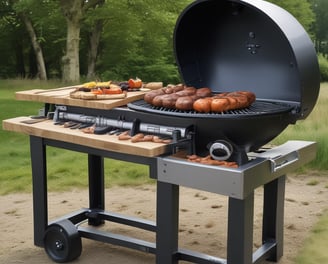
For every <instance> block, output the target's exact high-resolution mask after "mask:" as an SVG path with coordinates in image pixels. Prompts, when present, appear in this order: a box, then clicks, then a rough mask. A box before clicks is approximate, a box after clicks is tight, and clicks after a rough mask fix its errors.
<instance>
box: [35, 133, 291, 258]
mask: <svg viewBox="0 0 328 264" xmlns="http://www.w3.org/2000/svg"><path fill="white" fill-rule="evenodd" d="M46 146H53V147H58V148H64V149H68V150H72V151H78V152H84V153H87V154H88V164H89V208H88V209H82V210H80V211H77V212H73V213H71V214H69V215H66V216H63V217H62V218H61V219H63V218H65V219H69V220H70V221H72V222H73V223H74V224H78V223H80V222H82V221H84V220H88V223H89V225H91V226H97V225H101V224H102V223H103V222H104V221H105V220H106V221H112V222H117V223H121V224H125V225H129V226H132V227H136V228H141V229H144V230H148V231H151V232H156V243H150V242H147V241H143V240H139V239H135V238H131V237H126V236H121V235H117V234H111V233H108V232H106V233H105V232H102V231H99V230H96V229H94V228H89V227H82V226H79V227H78V231H79V233H80V235H81V236H82V237H86V238H90V239H94V240H98V241H103V242H106V243H112V244H116V245H120V246H124V247H128V248H132V249H136V250H140V251H143V252H149V253H153V254H155V255H156V263H157V264H169V263H171V264H175V263H178V261H179V260H185V261H190V262H194V263H221V264H223V263H225V264H255V263H260V262H261V261H262V260H264V259H269V260H271V261H278V260H279V259H280V257H281V256H282V255H283V218H284V197H285V176H284V175H283V176H281V177H279V178H277V179H275V180H273V181H271V182H270V183H268V184H265V185H264V203H263V231H262V240H263V245H262V246H261V247H260V248H259V249H258V250H257V251H255V252H254V253H253V218H254V215H253V210H254V192H252V193H251V194H249V195H248V196H247V197H246V198H245V199H236V198H232V197H229V211H228V241H227V259H226V260H225V259H220V258H217V257H213V256H209V255H206V254H202V253H199V252H194V251H189V250H184V249H180V248H179V247H178V226H179V185H175V184H171V183H165V182H161V181H159V180H157V204H156V207H157V209H156V223H153V222H151V221H148V220H144V219H139V218H135V217H126V216H123V215H120V214H116V213H112V212H105V197H104V158H105V157H108V158H113V159H118V160H124V161H132V162H134V163H140V164H145V165H148V166H149V169H150V177H151V178H154V179H156V178H157V159H156V158H150V157H141V156H136V155H127V154H122V153H119V152H113V151H110V150H108V151H107V150H106V151H105V150H100V149H95V148H91V147H87V146H83V145H77V144H73V143H68V142H63V141H58V140H52V139H46V138H42V137H37V136H30V149H31V162H32V178H33V216H34V244H35V245H36V246H40V247H43V246H44V242H43V239H44V235H45V231H46V228H47V226H48V224H49V222H48V199H47V159H46ZM56 221H58V220H56Z"/></svg>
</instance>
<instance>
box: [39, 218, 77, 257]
mask: <svg viewBox="0 0 328 264" xmlns="http://www.w3.org/2000/svg"><path fill="white" fill-rule="evenodd" d="M44 249H45V251H46V253H47V254H48V256H49V257H50V258H51V259H52V260H53V261H55V262H58V263H64V262H69V261H72V260H74V259H76V258H78V257H79V256H80V255H81V251H82V241H81V237H80V234H79V232H78V230H77V228H76V227H75V225H74V224H73V223H72V222H71V221H69V220H67V219H65V220H61V221H59V222H57V223H54V224H51V225H49V226H48V228H47V229H46V232H45V236H44Z"/></svg>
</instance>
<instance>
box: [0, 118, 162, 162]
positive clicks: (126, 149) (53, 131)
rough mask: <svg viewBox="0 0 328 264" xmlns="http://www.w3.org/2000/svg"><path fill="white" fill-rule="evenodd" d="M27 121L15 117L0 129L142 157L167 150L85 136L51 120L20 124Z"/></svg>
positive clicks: (107, 137)
mask: <svg viewBox="0 0 328 264" xmlns="http://www.w3.org/2000/svg"><path fill="white" fill-rule="evenodd" d="M29 120H31V118H30V117H16V118H12V119H7V120H3V122H2V128H3V129H4V130H8V131H13V132H19V133H23V134H27V135H32V136H38V137H42V138H48V139H54V140H60V141H64V142H69V143H74V144H78V145H83V146H88V147H92V148H97V149H103V150H107V151H115V152H120V153H126V154H133V155H138V156H144V157H156V156H159V155H161V154H164V153H166V152H167V149H168V148H167V145H166V144H163V143H154V142H137V143H132V142H131V141H130V140H119V139H118V137H117V136H116V135H107V134H106V135H94V134H86V133H83V132H82V131H81V130H79V129H70V128H64V127H63V126H58V125H54V124H53V121H51V120H44V121H41V122H38V123H34V124H26V123H22V121H29Z"/></svg>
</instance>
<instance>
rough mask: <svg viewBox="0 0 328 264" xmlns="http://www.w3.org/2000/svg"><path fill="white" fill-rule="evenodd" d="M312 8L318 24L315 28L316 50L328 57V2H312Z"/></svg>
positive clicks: (315, 0)
mask: <svg viewBox="0 0 328 264" xmlns="http://www.w3.org/2000/svg"><path fill="white" fill-rule="evenodd" d="M312 7H313V11H314V13H315V14H316V23H315V25H314V27H313V28H314V32H315V43H316V49H317V51H318V52H320V53H323V54H325V55H326V56H328V27H327V24H328V1H327V0H312Z"/></svg>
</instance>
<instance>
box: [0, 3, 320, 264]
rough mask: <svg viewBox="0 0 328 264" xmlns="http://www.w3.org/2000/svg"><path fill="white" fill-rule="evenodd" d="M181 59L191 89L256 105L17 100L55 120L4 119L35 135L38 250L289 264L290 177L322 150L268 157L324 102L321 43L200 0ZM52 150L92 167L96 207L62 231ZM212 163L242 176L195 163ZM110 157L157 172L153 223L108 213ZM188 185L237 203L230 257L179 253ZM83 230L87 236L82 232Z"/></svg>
mask: <svg viewBox="0 0 328 264" xmlns="http://www.w3.org/2000/svg"><path fill="white" fill-rule="evenodd" d="M174 49H175V54H176V60H177V63H178V67H179V70H180V73H181V77H182V79H183V81H184V83H185V84H186V85H188V86H193V87H195V88H202V87H210V88H211V89H212V91H213V93H215V94H220V93H222V92H233V91H236V90H247V91H250V92H252V93H254V94H255V95H256V101H255V102H254V103H253V104H252V105H251V106H249V107H246V108H243V109H238V110H229V111H223V112H220V113H213V112H210V113H200V112H197V111H190V110H188V111H181V110H179V111H178V110H175V109H166V108H165V107H156V106H153V105H151V104H149V103H147V102H145V101H144V100H143V96H144V93H145V92H142V91H139V92H131V93H129V92H128V93H127V96H126V98H124V99H114V100H113V99H112V100H82V99H75V98H71V97H70V96H69V94H70V93H71V92H72V91H74V89H75V88H76V87H64V88H59V89H53V90H31V91H24V92H18V93H17V94H16V98H17V99H18V100H33V101H39V102H43V103H44V104H45V108H44V112H45V113H44V115H45V116H48V117H51V119H49V118H44V119H38V120H35V119H32V118H30V117H17V118H12V119H8V120H4V121H3V128H4V129H6V130H9V131H15V132H20V133H25V134H27V135H29V136H30V149H31V160H32V179H33V216H34V243H35V245H36V246H40V247H44V248H45V250H46V253H47V254H48V255H49V257H50V258H51V259H52V260H54V261H56V262H68V261H71V260H74V259H76V258H77V257H79V256H80V254H81V251H82V243H81V238H82V237H84V238H89V239H93V240H98V241H102V242H106V243H112V244H115V245H119V246H123V247H128V248H132V249H136V250H140V251H144V252H148V253H152V254H155V255H156V263H157V264H168V263H178V262H179V261H180V260H184V261H189V262H193V263H221V264H223V263H225V264H251V263H260V262H261V261H263V260H265V259H269V260H271V261H279V259H280V257H281V256H282V255H283V222H284V197H285V180H286V176H285V175H286V173H288V172H290V171H293V170H295V169H297V168H299V167H300V166H302V165H303V164H306V163H307V162H309V161H311V160H312V159H314V157H315V153H316V143H315V142H307V141H288V142H287V143H285V144H283V145H280V146H276V147H273V148H267V149H264V148H262V147H263V145H265V144H266V143H268V142H269V141H270V140H272V139H273V138H275V137H276V136H277V135H279V134H280V133H281V132H282V131H283V130H284V129H285V128H286V127H287V126H288V125H289V124H294V123H295V122H297V120H299V119H304V118H306V117H307V116H308V115H309V114H310V112H311V111H312V109H313V107H314V105H315V103H316V100H317V97H318V93H319V86H320V78H319V68H318V63H317V58H316V53H315V50H314V48H313V45H312V42H311V40H310V39H309V37H308V35H307V34H306V32H305V31H304V29H303V28H302V27H301V25H300V24H299V23H298V22H297V21H296V20H295V19H294V18H293V17H292V16H291V15H290V14H289V13H287V12H286V11H285V10H283V9H281V8H279V7H277V6H275V5H272V4H270V3H268V2H265V1H262V0H243V1H242V0H222V1H217V0H200V1H195V2H193V3H192V4H191V5H190V6H188V7H187V8H186V9H185V10H184V11H183V12H182V13H181V15H180V17H179V19H178V20H177V24H176V28H175V31H174ZM72 122H73V123H77V124H79V125H80V126H81V125H84V126H88V125H93V127H94V129H95V130H94V132H96V131H97V133H92V134H87V133H83V132H82V131H81V130H80V129H72V127H71V126H70V127H65V124H72ZM117 131H120V132H122V131H123V132H128V136H130V137H133V136H135V135H138V134H140V133H144V134H146V135H152V136H156V137H158V138H161V139H163V140H162V141H160V142H153V141H152V142H137V143H132V142H131V141H130V140H125V141H123V140H119V138H118V136H117V135H116V134H115V133H116V132H117ZM167 139H168V141H166V140H167ZM48 146H51V147H57V148H62V149H68V150H72V151H77V152H82V153H85V154H86V155H87V156H88V166H89V167H88V175H89V207H88V208H86V209H80V210H78V211H76V212H72V213H71V214H69V215H66V216H63V217H61V218H60V219H55V220H52V221H49V220H48V202H47V158H49V159H51V157H47V156H46V149H47V147H48ZM205 153H207V154H208V153H209V155H210V156H211V157H213V158H214V159H216V158H218V159H222V157H224V158H225V159H226V160H228V162H235V164H236V165H237V166H234V167H225V166H214V165H211V164H204V163H197V162H191V161H190V160H188V159H186V156H187V155H188V156H190V155H198V156H199V155H204V154H205ZM105 158H112V159H117V160H123V161H130V162H134V163H140V164H145V165H147V166H148V167H149V174H150V177H151V178H153V179H155V180H156V185H157V197H156V200H157V201H156V221H155V222H152V221H149V220H147V219H140V218H136V217H131V216H125V215H121V214H117V213H115V212H111V211H107V210H105V197H104V159H105ZM180 186H186V187H190V188H194V189H198V190H205V191H208V192H212V193H216V194H218V195H224V196H226V197H227V198H228V201H229V202H228V204H229V209H228V216H227V218H228V228H227V257H226V259H223V258H220V257H217V256H209V255H206V254H203V253H201V252H194V251H190V250H187V249H182V248H180V247H179V245H178V226H179V187H180ZM262 186H263V188H264V202H263V225H262V245H260V246H259V248H258V249H256V250H255V251H254V252H253V225H254V223H253V218H254V212H253V210H254V191H255V189H257V188H258V187H262ZM85 221H87V222H88V224H89V225H88V226H85V225H81V223H84V222H85ZM105 221H110V222H115V223H119V224H123V225H128V226H131V227H135V228H140V229H144V230H148V231H151V232H155V235H156V242H155V243H152V242H149V241H144V240H142V239H137V238H134V237H129V236H124V235H118V234H112V233H109V232H105V231H100V230H98V229H95V228H93V227H94V226H99V225H102V224H103V223H104V222H105Z"/></svg>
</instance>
